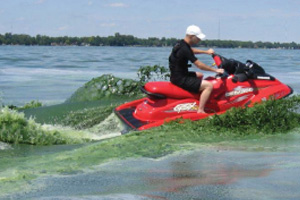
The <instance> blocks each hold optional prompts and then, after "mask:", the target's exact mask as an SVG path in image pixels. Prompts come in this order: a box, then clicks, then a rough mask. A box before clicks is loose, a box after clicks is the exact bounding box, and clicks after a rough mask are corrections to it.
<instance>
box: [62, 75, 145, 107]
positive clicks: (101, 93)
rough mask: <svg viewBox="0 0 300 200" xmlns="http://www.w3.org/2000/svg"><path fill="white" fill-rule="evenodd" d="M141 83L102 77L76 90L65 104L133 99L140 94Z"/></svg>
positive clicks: (107, 76)
mask: <svg viewBox="0 0 300 200" xmlns="http://www.w3.org/2000/svg"><path fill="white" fill-rule="evenodd" d="M140 86H141V83H140V82H138V81H134V80H132V79H122V78H118V77H115V76H113V75H109V74H108V75H107V74H105V75H102V76H100V77H98V78H93V79H92V80H91V81H89V82H87V83H86V84H84V85H83V86H82V87H80V88H78V89H77V90H76V91H75V92H74V93H73V94H72V95H71V97H70V98H69V99H67V100H66V103H72V102H85V101H95V100H102V99H107V98H119V97H124V96H126V97H133V96H137V95H139V94H140Z"/></svg>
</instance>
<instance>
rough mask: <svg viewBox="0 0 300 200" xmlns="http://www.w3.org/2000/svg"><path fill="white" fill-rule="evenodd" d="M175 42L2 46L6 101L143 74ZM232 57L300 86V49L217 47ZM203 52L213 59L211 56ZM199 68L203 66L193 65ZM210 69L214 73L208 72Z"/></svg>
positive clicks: (1, 90) (50, 97) (0, 71)
mask: <svg viewBox="0 0 300 200" xmlns="http://www.w3.org/2000/svg"><path fill="white" fill-rule="evenodd" d="M170 51H171V48H170V47H165V48H155V47H77V46H75V47H39V46H33V47H27V46H0V94H1V97H2V101H3V102H4V104H14V105H23V104H24V103H27V102H29V101H31V100H39V101H41V102H43V103H44V104H46V105H53V104H57V103H62V102H64V101H65V100H66V99H67V98H68V97H70V95H71V94H72V93H73V92H74V91H75V90H76V89H78V88H79V87H81V86H82V85H83V84H84V83H86V82H87V81H89V80H91V79H92V78H95V77H98V76H101V75H103V74H113V75H115V76H117V77H121V78H133V79H136V78H137V70H138V69H139V68H140V67H141V66H147V65H151V66H153V65H161V66H165V67H168V56H169V54H170ZM215 51H216V53H219V54H221V55H223V56H225V57H227V58H233V59H236V60H239V61H241V62H246V60H248V59H249V60H253V61H255V62H257V63H259V64H260V65H261V66H263V67H264V68H265V70H266V71H267V72H268V73H270V74H271V75H273V76H275V77H277V78H278V79H279V80H281V81H283V82H284V83H286V84H289V85H290V86H292V87H293V88H295V90H296V89H298V88H299V78H298V76H299V75H300V70H299V66H300V57H299V52H298V51H294V50H264V49H259V50H257V49H215ZM198 58H199V59H200V60H201V61H203V62H204V63H206V64H209V65H210V64H212V63H213V60H212V58H211V57H210V56H207V55H200V56H198ZM193 70H197V69H196V68H195V67H193ZM205 75H210V73H207V72H206V73H205Z"/></svg>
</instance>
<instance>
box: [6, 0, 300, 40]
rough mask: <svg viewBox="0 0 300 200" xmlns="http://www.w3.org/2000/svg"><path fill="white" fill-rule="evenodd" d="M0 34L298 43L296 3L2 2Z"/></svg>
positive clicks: (290, 0) (167, 0)
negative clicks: (196, 32) (189, 31)
mask: <svg viewBox="0 0 300 200" xmlns="http://www.w3.org/2000/svg"><path fill="white" fill-rule="evenodd" d="M0 2H1V6H0V34H5V33H7V32H11V33H13V34H28V35H31V36H36V35H37V34H40V35H47V36H77V37H82V36H97V35H99V36H109V35H114V34H115V33H117V32H118V33H120V34H123V35H133V36H135V37H139V38H148V37H158V38H162V37H166V38H178V39H179V38H183V37H184V36H185V30H186V28H187V27H188V26H189V25H192V24H195V25H198V26H199V27H200V28H201V29H202V31H203V33H204V34H205V35H206V36H207V37H206V39H208V40H211V39H221V40H241V41H253V42H256V41H263V42H267V41H269V42H296V43H300V0H1V1H0Z"/></svg>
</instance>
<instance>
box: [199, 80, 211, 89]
mask: <svg viewBox="0 0 300 200" xmlns="http://www.w3.org/2000/svg"><path fill="white" fill-rule="evenodd" d="M202 90H210V91H212V90H213V84H212V83H211V82H209V81H205V80H203V81H202V83H201V86H200V91H202Z"/></svg>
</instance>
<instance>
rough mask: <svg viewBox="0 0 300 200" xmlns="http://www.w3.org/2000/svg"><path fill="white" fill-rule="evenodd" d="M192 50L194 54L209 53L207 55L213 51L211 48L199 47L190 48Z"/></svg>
mask: <svg viewBox="0 0 300 200" xmlns="http://www.w3.org/2000/svg"><path fill="white" fill-rule="evenodd" d="M192 51H193V53H194V54H209V55H211V54H213V53H215V51H214V50H213V49H208V50H206V51H204V50H201V49H196V48H192Z"/></svg>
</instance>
